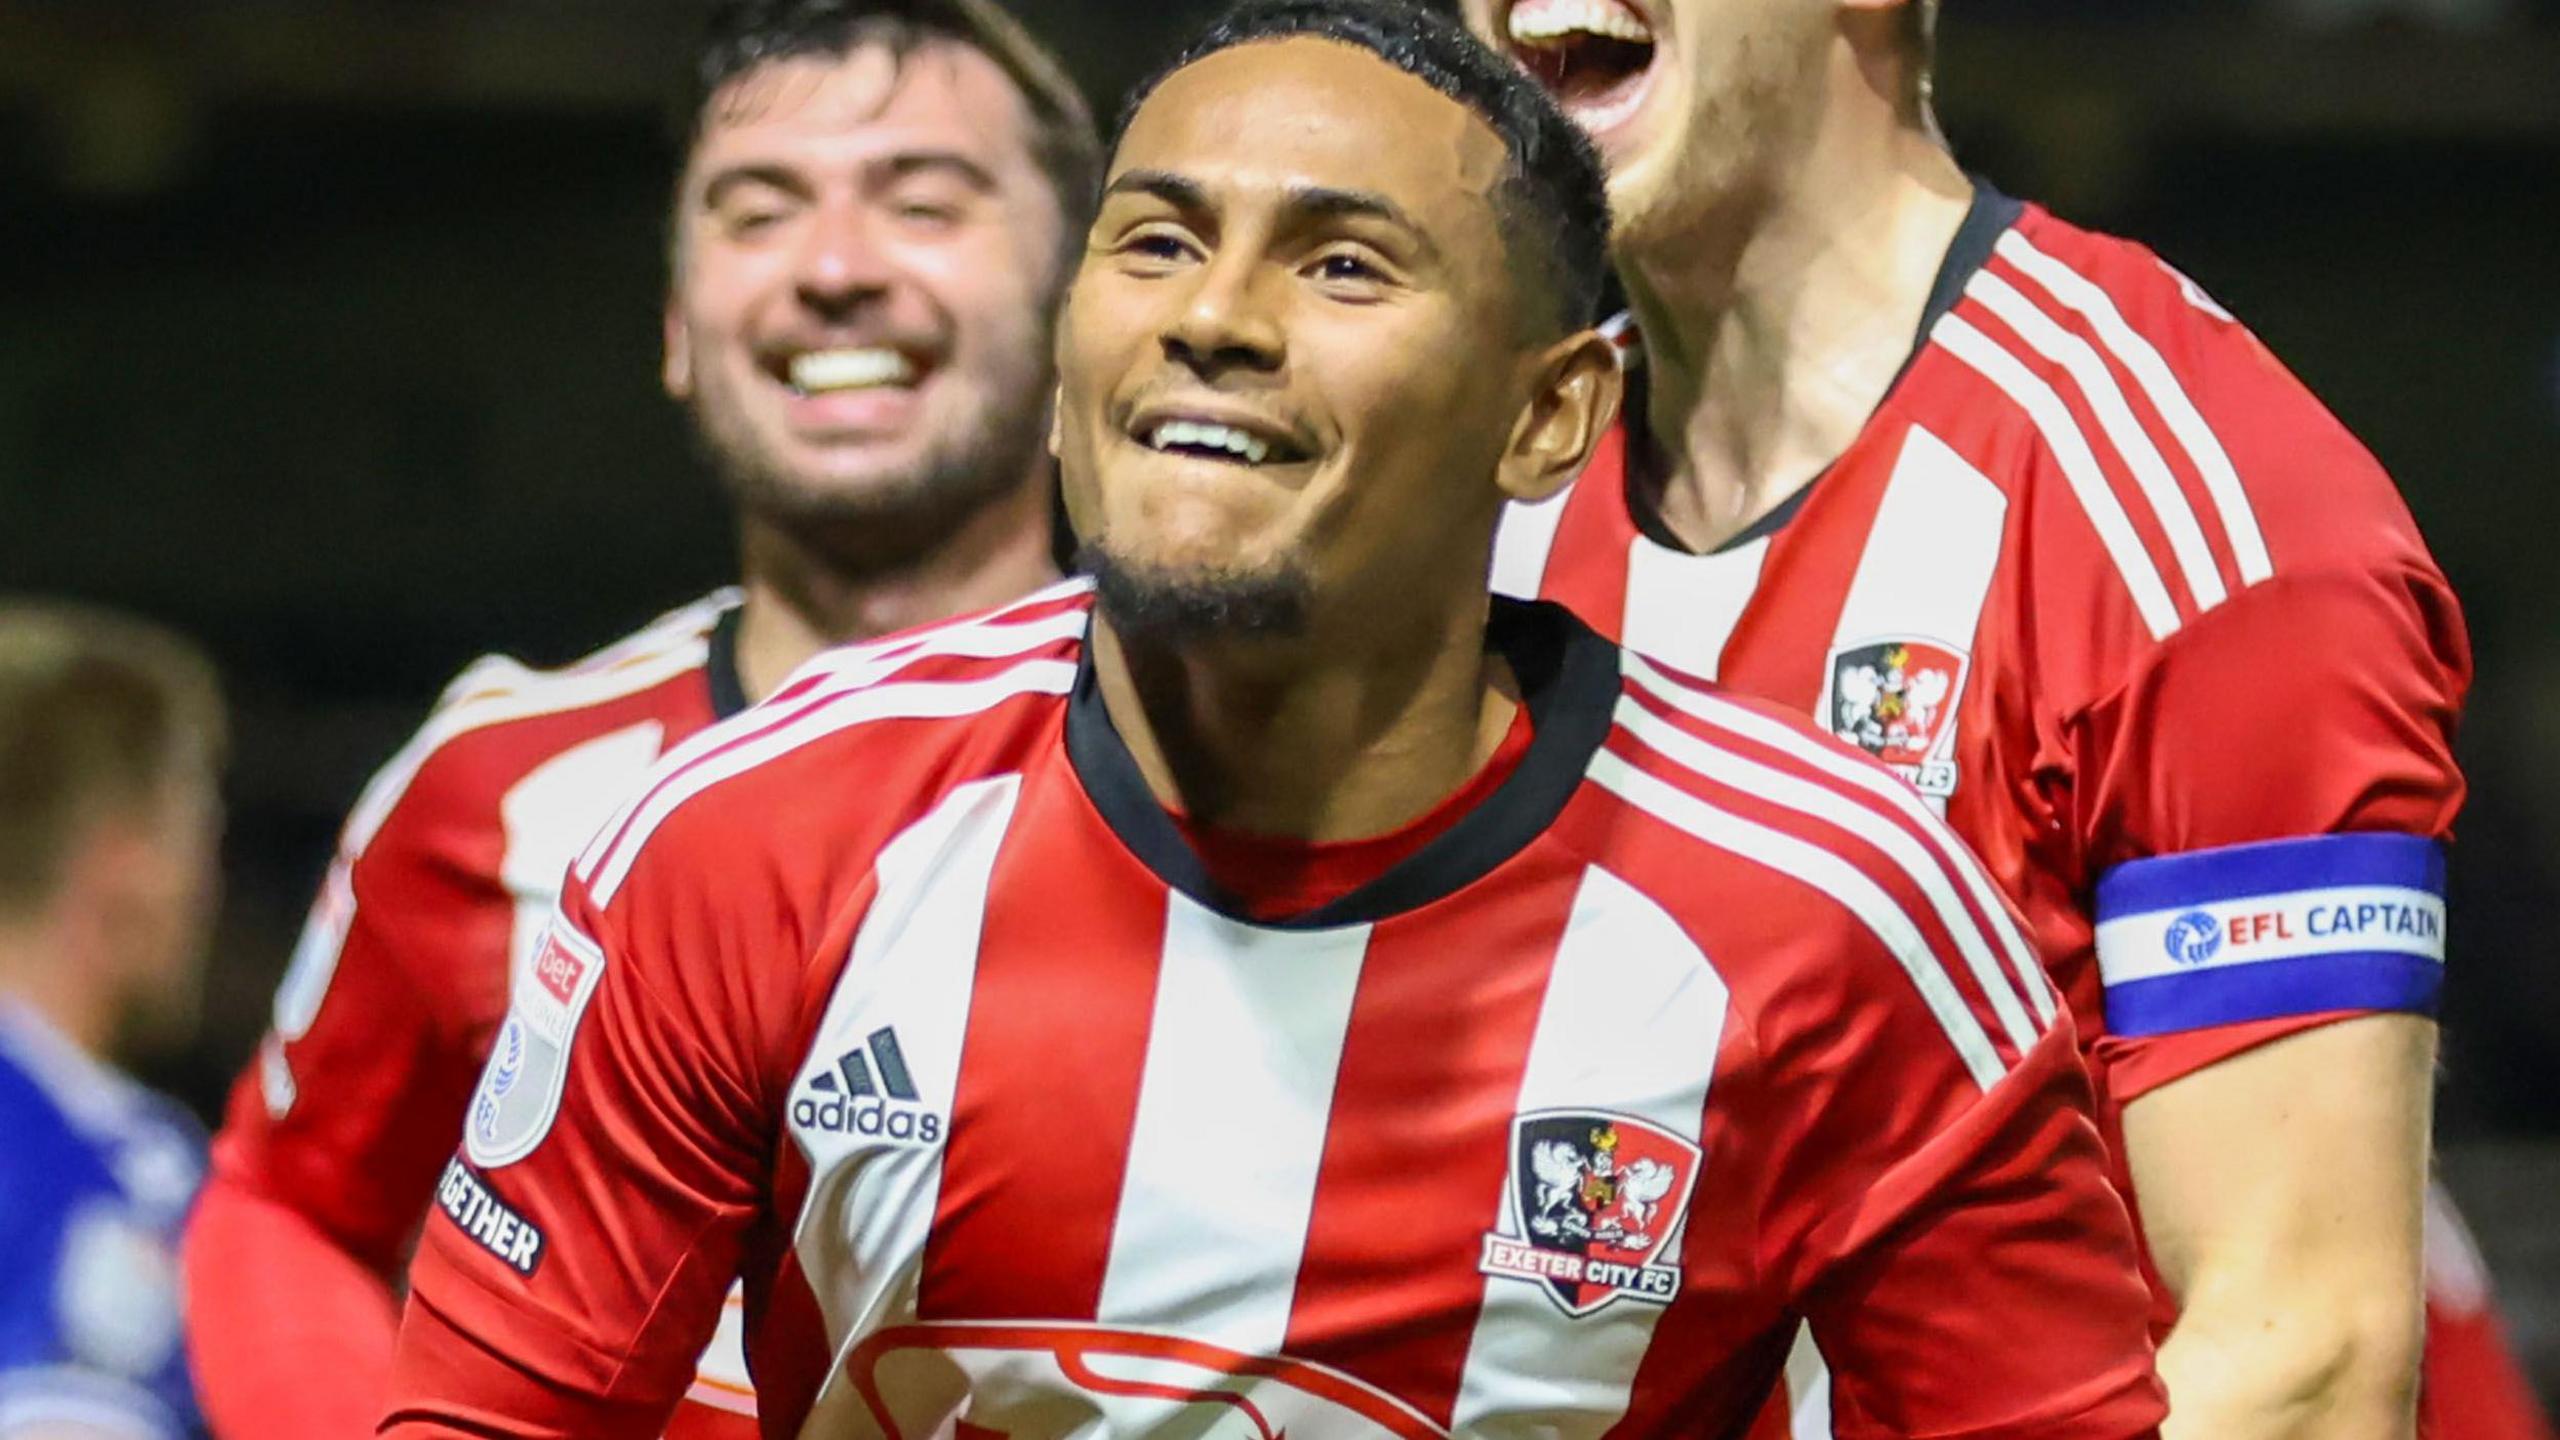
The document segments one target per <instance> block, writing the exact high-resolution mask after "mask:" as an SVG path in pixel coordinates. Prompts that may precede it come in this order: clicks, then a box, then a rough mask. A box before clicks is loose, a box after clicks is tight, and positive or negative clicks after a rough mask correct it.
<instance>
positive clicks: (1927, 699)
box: [1823, 638, 1966, 796]
mask: <svg viewBox="0 0 2560 1440" xmlns="http://www.w3.org/2000/svg"><path fill="white" fill-rule="evenodd" d="M1965 668H1966V657H1965V654H1964V652H1963V651H1961V650H1954V649H1950V648H1948V647H1947V646H1944V645H1939V644H1936V643H1934V642H1931V641H1927V640H1918V639H1909V638H1904V639H1890V640H1872V641H1868V642H1866V643H1864V644H1859V645H1850V646H1844V647H1842V648H1840V649H1838V650H1834V651H1832V652H1831V677H1830V678H1831V685H1830V694H1829V704H1828V705H1827V706H1826V707H1825V708H1826V710H1828V712H1829V713H1828V714H1826V715H1825V716H1824V717H1823V718H1824V720H1826V721H1827V722H1828V723H1829V724H1830V726H1831V733H1832V734H1834V735H1837V736H1839V737H1840V738H1841V739H1843V740H1846V741H1848V742H1849V743H1850V744H1852V745H1855V746H1857V747H1858V748H1859V749H1861V750H1864V751H1866V752H1867V753H1868V754H1870V755H1873V756H1874V757H1876V758H1877V759H1878V760H1881V761H1883V762H1884V763H1885V764H1887V765H1890V766H1892V767H1893V768H1894V769H1895V770H1896V771H1899V772H1900V773H1901V775H1902V777H1903V778H1904V779H1906V780H1908V781H1910V782H1911V784H1912V786H1913V788H1915V789H1917V790H1918V791H1919V792H1920V793H1921V794H1923V795H1937V796H1947V795H1952V794H1954V793H1955V790H1956V763H1955V733H1956V726H1955V714H1956V702H1957V701H1958V700H1959V699H1961V698H1962V697H1963V695H1964V679H1965Z"/></svg>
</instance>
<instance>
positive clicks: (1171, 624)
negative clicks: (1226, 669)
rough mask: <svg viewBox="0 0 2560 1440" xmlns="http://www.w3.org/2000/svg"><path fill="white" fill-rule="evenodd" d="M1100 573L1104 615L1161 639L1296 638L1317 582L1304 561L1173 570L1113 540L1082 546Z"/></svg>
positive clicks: (1142, 635) (1126, 631) (1090, 567)
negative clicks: (1136, 556) (1126, 552)
mask: <svg viewBox="0 0 2560 1440" xmlns="http://www.w3.org/2000/svg"><path fill="white" fill-rule="evenodd" d="M1076 568H1078V569H1080V570H1082V571H1084V572H1086V573H1087V574H1089V575H1091V576H1092V577H1093V583H1094V600H1095V603H1096V604H1098V605H1099V606H1100V607H1101V610H1102V615H1103V618H1104V619H1106V620H1109V621H1110V622H1111V628H1112V629H1113V630H1115V631H1117V632H1119V633H1120V635H1122V636H1123V637H1124V638H1126V639H1129V640H1132V641H1135V642H1138V643H1141V644H1154V645H1184V644H1197V643H1200V642H1202V641H1214V640H1293V639H1297V638H1299V637H1301V636H1303V635H1305V634H1306V633H1307V628H1308V623H1309V619H1310V616H1311V614H1312V612H1313V610H1314V608H1315V606H1314V599H1315V586H1314V582H1313V581H1312V580H1310V579H1309V577H1308V575H1307V572H1306V569H1305V567H1304V566H1301V565H1298V564H1295V563H1292V562H1287V561H1284V562H1282V563H1280V564H1277V565H1273V566H1269V567H1266V568H1263V569H1259V570H1242V569H1231V570H1193V571H1173V570H1169V569H1166V568H1164V567H1161V566H1154V565H1149V564H1146V563H1144V562H1140V561H1133V560H1130V559H1128V558H1126V557H1124V556H1121V555H1118V554H1116V553H1114V552H1113V550H1112V548H1111V546H1110V544H1109V542H1108V541H1107V539H1106V540H1103V541H1097V542H1089V543H1087V544H1086V545H1085V546H1084V547H1083V548H1082V549H1081V550H1079V551H1077V552H1076Z"/></svg>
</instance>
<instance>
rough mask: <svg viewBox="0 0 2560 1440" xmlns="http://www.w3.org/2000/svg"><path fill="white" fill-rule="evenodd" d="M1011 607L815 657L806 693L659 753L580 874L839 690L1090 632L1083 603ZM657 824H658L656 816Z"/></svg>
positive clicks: (1006, 655)
mask: <svg viewBox="0 0 2560 1440" xmlns="http://www.w3.org/2000/svg"><path fill="white" fill-rule="evenodd" d="M1009 613H1011V609H1010V608H1009V609H1007V610H1003V611H997V612H994V613H993V614H991V615H988V616H984V617H981V618H980V619H978V620H975V621H971V622H969V623H966V624H962V625H955V626H952V627H951V628H949V629H944V630H934V631H928V632H926V633H925V634H924V635H923V636H921V637H915V636H910V637H902V638H900V639H898V640H895V641H889V642H883V643H881V644H879V645H876V646H860V647H856V648H854V649H851V650H847V651H842V652H838V653H836V654H834V655H830V656H828V657H825V658H824V659H822V660H820V661H817V662H813V663H812V667H811V668H810V669H808V670H804V671H803V672H801V673H802V677H803V679H804V680H805V681H806V682H807V683H805V684H804V685H803V687H802V688H801V689H800V691H799V693H797V694H792V695H789V696H788V697H787V698H785V697H784V696H783V695H782V694H781V693H780V692H777V695H776V697H774V698H773V699H772V700H771V702H770V703H768V704H766V705H763V706H759V707H757V708H755V709H752V710H749V711H748V712H747V713H746V714H744V715H742V716H739V717H738V718H736V719H734V720H732V721H729V722H728V723H725V724H720V725H714V726H712V727H711V728H710V729H708V730H704V731H701V732H699V733H697V734H695V735H694V736H692V737H691V738H689V739H687V740H685V741H684V742H683V743H682V744H679V745H677V746H676V747H675V748H674V749H673V750H670V751H668V752H667V753H666V754H665V755H663V756H660V757H659V760H658V767H657V769H656V770H655V771H654V772H652V774H651V775H650V777H649V778H648V780H647V781H645V782H644V783H643V784H642V786H641V788H640V789H639V791H638V793H636V794H635V795H634V796H633V797H632V798H631V799H630V800H629V801H627V802H625V803H624V805H623V807H622V809H621V810H619V811H618V812H616V813H615V815H614V817H613V818H612V819H611V820H610V821H608V822H606V824H605V826H604V828H603V829H602V830H599V831H597V832H596V836H595V838H594V839H593V840H591V841H589V842H588V844H587V848H586V849H585V850H584V851H582V852H581V853H580V854H579V856H578V858H577V861H576V862H575V866H574V868H575V870H576V873H577V876H578V878H579V879H580V880H582V881H584V880H590V879H592V878H593V877H594V875H595V873H596V868H597V867H598V866H600V865H602V864H603V863H604V862H605V857H606V855H607V854H608V853H610V852H611V851H612V850H613V849H614V847H615V846H616V845H617V844H619V843H620V840H621V837H622V835H623V833H624V831H626V830H627V829H629V828H630V827H631V826H632V825H633V824H634V823H635V820H636V818H637V817H638V816H639V815H640V814H641V813H642V812H643V811H644V810H646V809H647V808H648V807H649V806H650V804H651V803H652V802H653V801H655V800H656V798H657V795H658V792H659V791H661V790H663V789H666V788H668V787H669V786H672V785H674V784H676V783H677V782H678V781H679V780H680V778H681V777H682V776H683V775H684V774H685V773H686V772H687V771H688V770H690V769H691V768H692V767H694V766H696V765H699V764H702V763H703V762H705V761H707V760H709V759H710V758H712V757H713V756H715V755H718V754H720V753H722V752H724V751H727V750H731V749H735V748H737V747H739V746H742V745H745V744H747V743H749V742H750V741H752V740H753V739H754V738H755V737H757V736H759V735H763V734H766V733H769V732H771V731H775V730H779V729H781V728H783V727H784V726H787V725H790V724H792V723H794V722H795V721H797V720H798V719H800V718H801V717H802V716H805V715H807V714H809V713H811V712H812V711H814V710H816V709H818V708H820V707H822V706H824V705H826V704H827V703H829V702H830V701H832V700H834V699H835V698H836V697H838V696H841V695H844V694H846V693H848V692H851V691H854V690H858V689H860V688H862V687H863V686H865V685H872V684H877V683H879V682H881V681H883V680H886V679H888V678H889V677H890V676H892V675H895V674H896V673H897V672H898V671H900V670H902V669H904V668H906V667H907V666H909V665H912V664H915V663H917V662H919V661H923V660H932V659H972V660H1002V659H1010V658H1012V657H1014V656H1017V655H1027V654H1029V653H1031V652H1032V651H1035V650H1038V649H1040V648H1042V647H1044V646H1049V645H1057V644H1060V643H1063V642H1065V641H1068V640H1072V639H1074V638H1075V637H1076V636H1078V635H1081V634H1082V633H1083V632H1084V626H1085V623H1086V621H1085V614H1084V612H1083V611H1082V610H1081V609H1076V610H1066V611H1061V612H1059V613H1057V614H1054V615H1050V616H1046V617H1044V618H1041V619H1037V620H1028V621H1023V622H1021V623H1018V624H998V623H994V622H995V621H996V619H997V618H998V617H999V616H1002V615H1005V614H1009ZM820 667H823V668H820ZM794 683H800V682H794ZM783 688H784V690H785V691H789V690H790V689H792V685H791V684H786V685H785V686H784V687H783ZM651 823H652V824H653V825H654V824H655V823H656V822H655V821H652V822H651Z"/></svg>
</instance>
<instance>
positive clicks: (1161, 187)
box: [1103, 170, 1440, 255]
mask: <svg viewBox="0 0 2560 1440" xmlns="http://www.w3.org/2000/svg"><path fill="white" fill-rule="evenodd" d="M1103 193H1104V194H1105V195H1106V196H1109V195H1152V196H1154V197H1155V198H1157V199H1159V200H1162V201H1163V202H1165V203H1166V204H1168V205H1170V206H1172V207H1173V208H1175V209H1176V210H1182V211H1188V212H1191V213H1193V214H1197V213H1199V212H1201V211H1205V210H1208V209H1211V208H1212V206H1211V205H1210V202H1209V191H1208V187H1206V186H1204V185H1202V184H1201V183H1200V182H1199V181H1197V180H1194V179H1192V178H1191V177H1190V176H1188V175H1177V174H1175V173H1174V172H1172V171H1170V170H1127V171H1123V172H1122V173H1121V174H1120V175H1119V177H1118V178H1116V179H1114V180H1113V181H1112V182H1111V185H1110V188H1109V189H1107V190H1105V191H1104V192H1103ZM1281 203H1282V211H1283V215H1284V217H1285V219H1286V221H1287V222H1288V223H1292V224H1306V223H1309V222H1311V221H1323V220H1376V221H1378V222H1380V223H1382V224H1385V225H1388V226H1391V227H1393V228H1394V229H1396V230H1399V231H1401V232H1403V234H1404V235H1405V237H1406V238H1407V239H1409V240H1410V241H1411V242H1412V243H1413V245H1414V247H1415V248H1416V249H1418V250H1421V251H1422V252H1424V253H1425V254H1428V255H1437V254H1438V253H1439V249H1440V247H1439V246H1437V245H1435V244H1433V243H1432V240H1431V235H1430V233H1429V232H1428V231H1426V230H1424V229H1423V228H1422V227H1421V226H1420V225H1418V224H1416V223H1414V219H1413V217H1412V216H1411V215H1409V214H1407V213H1406V212H1405V209H1404V207H1403V206H1401V205H1398V204H1397V203H1396V202H1395V201H1393V200H1390V199H1388V198H1387V197H1386V196H1384V195H1381V194H1379V193H1378V192H1377V191H1374V190H1351V189H1345V188H1342V187H1340V186H1333V185H1298V186H1293V187H1291V189H1290V190H1289V193H1288V195H1287V197H1286V198H1285V199H1284V200H1283V201H1282V202H1281Z"/></svg>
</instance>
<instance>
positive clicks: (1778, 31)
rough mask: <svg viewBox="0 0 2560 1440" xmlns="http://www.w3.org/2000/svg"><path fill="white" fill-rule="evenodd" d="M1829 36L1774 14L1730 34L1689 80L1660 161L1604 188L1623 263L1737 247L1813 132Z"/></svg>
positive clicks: (1677, 260) (1639, 264) (1670, 262)
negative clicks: (1640, 187)
mask: <svg viewBox="0 0 2560 1440" xmlns="http://www.w3.org/2000/svg"><path fill="white" fill-rule="evenodd" d="M1828 44H1829V32H1828V30H1827V28H1824V27H1820V26H1816V25H1812V24H1808V23H1805V22H1802V21H1795V22H1792V23H1790V22H1788V21H1786V20H1784V19H1777V18H1773V19H1771V20H1770V21H1769V22H1768V23H1767V24H1765V25H1762V26H1758V27H1754V28H1751V29H1748V30H1745V31H1744V32H1743V33H1741V34H1739V35H1737V36H1735V37H1733V39H1732V41H1731V43H1730V45H1729V47H1728V48H1727V49H1726V50H1724V51H1722V52H1721V53H1720V54H1719V55H1718V57H1717V59H1716V60H1715V62H1714V64H1713V68H1712V70H1711V71H1710V72H1709V73H1707V74H1705V75H1702V76H1699V77H1697V79H1696V80H1695V81H1694V84H1695V86H1696V87H1697V88H1696V89H1695V90H1693V91H1692V93H1691V96H1690V101H1689V106H1688V113H1687V115H1686V116H1685V117H1683V121H1682V126H1681V130H1682V133H1681V134H1680V135H1679V136H1678V137H1676V145H1675V147H1674V149H1673V152H1672V154H1671V156H1670V158H1669V160H1668V163H1667V164H1664V165H1662V166H1661V167H1660V172H1659V173H1657V174H1655V175H1652V176H1650V177H1647V183H1646V185H1645V189H1644V191H1643V192H1642V193H1640V194H1634V195H1630V194H1625V193H1623V191H1624V187H1621V186H1615V185H1613V186H1612V187H1611V196H1610V199H1611V201H1612V202H1613V204H1614V205H1615V207H1616V209H1617V211H1618V214H1617V221H1616V234H1615V236H1614V237H1613V245H1614V248H1615V251H1616V253H1617V255H1618V257H1619V259H1620V262H1621V263H1620V269H1621V270H1622V271H1624V270H1626V269H1629V268H1634V269H1639V270H1641V269H1645V268H1649V267H1651V266H1653V265H1663V266H1678V265H1680V264H1681V263H1682V262H1683V261H1688V262H1690V263H1695V257H1697V256H1698V255H1699V254H1700V253H1701V252H1702V251H1704V252H1707V253H1727V252H1729V251H1730V250H1731V249H1733V248H1734V247H1736V246H1738V244H1739V243H1740V241H1741V239H1742V238H1743V232H1744V231H1745V230H1747V228H1748V227H1749V225H1750V224H1751V223H1752V220H1753V219H1754V217H1755V216H1756V215H1757V214H1758V212H1759V211H1760V209H1761V208H1762V207H1763V206H1765V205H1766V204H1767V203H1768V202H1769V200H1770V199H1771V197H1772V196H1773V195H1774V194H1775V193H1776V191H1777V189H1778V188H1779V187H1781V186H1783V185H1784V184H1785V183H1786V170H1787V168H1788V167H1789V165H1790V164H1791V163H1792V162H1793V161H1794V160H1795V158H1796V155H1797V153H1798V152H1799V151H1800V149H1801V148H1802V146H1803V145H1804V144H1805V143H1806V142H1807V141H1808V140H1809V139H1810V138H1811V131H1812V125H1813V122H1814V121H1815V119H1816V118H1817V117H1818V111H1819V107H1820V103H1821V101H1820V97H1821V86H1822V83H1823V75H1822V71H1823V66H1824V64H1825V63H1826V61H1827V59H1828ZM1702 241H1703V242H1704V243H1703V244H1702V243H1701V242H1702Z"/></svg>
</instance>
